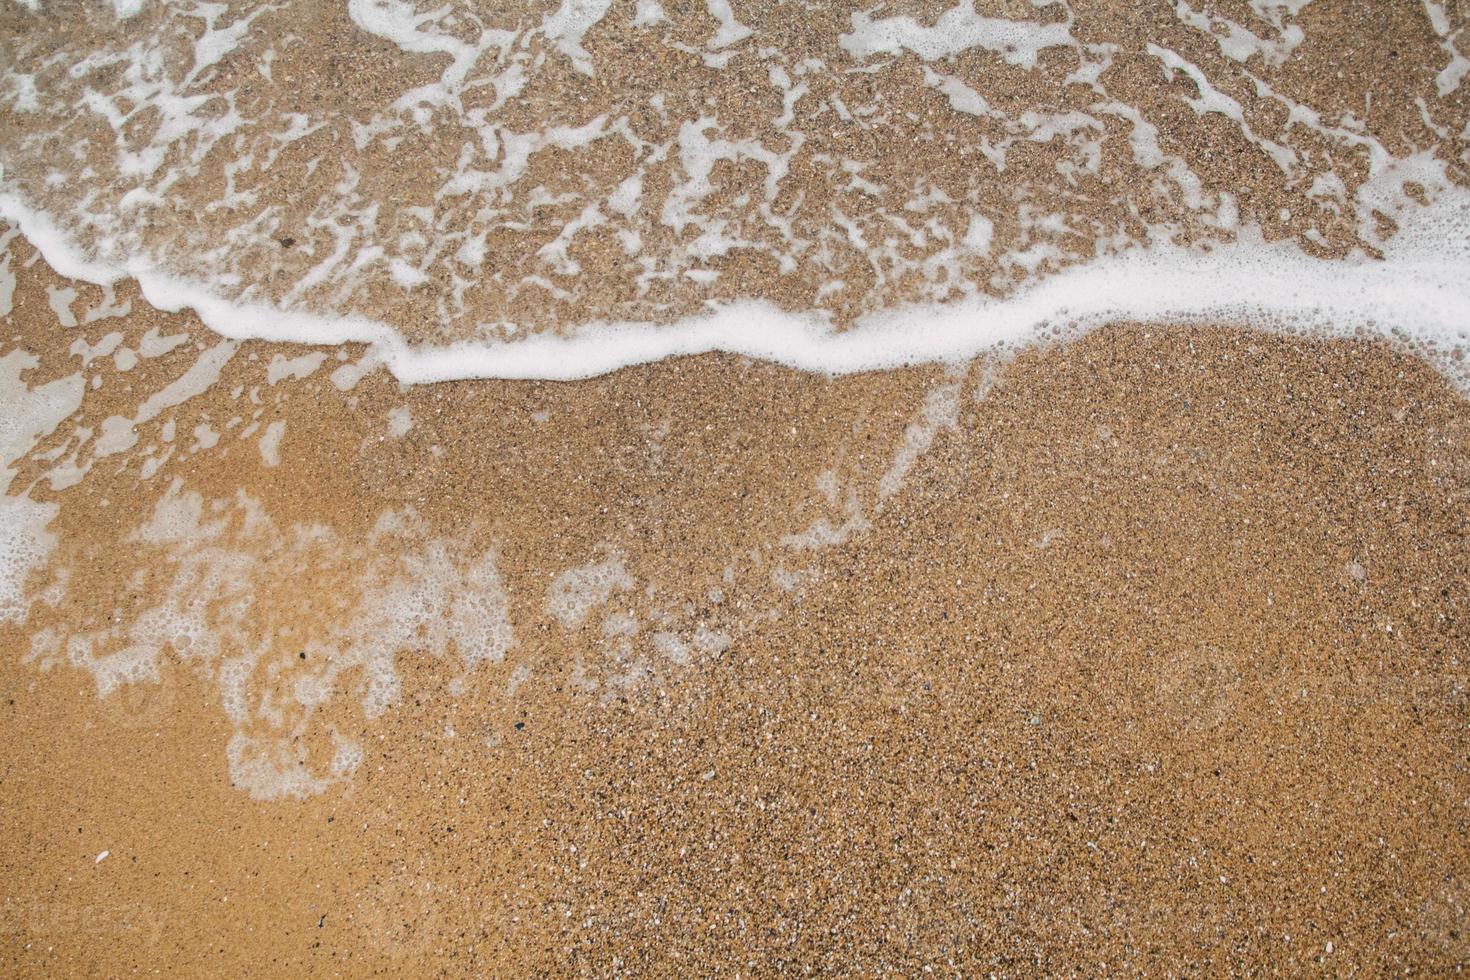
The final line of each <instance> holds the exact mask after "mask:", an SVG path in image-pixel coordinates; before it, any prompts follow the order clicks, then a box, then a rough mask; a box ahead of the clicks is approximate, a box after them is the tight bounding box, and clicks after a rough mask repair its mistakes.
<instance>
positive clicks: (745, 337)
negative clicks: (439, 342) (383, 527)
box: [0, 166, 1470, 388]
mask: <svg viewBox="0 0 1470 980" xmlns="http://www.w3.org/2000/svg"><path fill="white" fill-rule="evenodd" d="M1433 176H1434V175H1433V174H1432V173H1427V172H1425V170H1424V168H1423V167H1422V166H1420V167H1419V168H1418V169H1414V170H1402V171H1394V172H1388V173H1384V174H1382V175H1380V177H1375V178H1374V179H1373V180H1370V181H1369V182H1367V183H1365V185H1364V189H1363V191H1362V192H1360V195H1359V196H1360V199H1364V200H1366V199H1367V198H1366V196H1367V195H1377V196H1379V197H1380V198H1381V199H1382V201H1381V203H1382V205H1383V208H1384V209H1385V210H1388V209H1389V207H1390V200H1392V201H1393V211H1392V213H1394V215H1395V216H1396V218H1397V220H1398V221H1399V223H1400V225H1401V230H1400V233H1399V234H1398V235H1397V236H1396V237H1395V238H1393V239H1391V240H1389V241H1388V242H1386V243H1385V244H1384V247H1383V251H1384V258H1383V259H1381V260H1380V259H1372V258H1369V257H1367V256H1365V255H1362V254H1361V253H1358V254H1354V255H1353V256H1350V257H1348V258H1346V259H1342V260H1328V259H1318V258H1314V257H1312V256H1309V255H1307V254H1305V253H1304V252H1302V251H1301V250H1300V249H1298V248H1297V247H1295V246H1294V245H1292V244H1288V243H1275V244H1267V243H1265V242H1263V241H1262V240H1261V238H1260V236H1259V234H1255V233H1253V232H1252V230H1251V229H1250V228H1248V227H1247V228H1241V229H1240V230H1239V233H1238V235H1239V239H1238V240H1237V241H1236V242H1234V243H1231V244H1226V245H1221V246H1217V247H1215V248H1213V249H1212V250H1209V251H1204V250H1200V249H1186V248H1180V247H1175V246H1168V245H1159V246H1155V247H1153V248H1151V249H1149V250H1146V251H1145V250H1135V251H1131V252H1124V253H1121V254H1112V255H1107V256H1105V257H1103V258H1101V259H1098V260H1095V261H1093V262H1091V263H1087V264H1083V265H1079V266H1074V267H1071V268H1069V269H1067V270H1065V271H1062V272H1060V273H1057V274H1054V275H1052V276H1050V277H1049V278H1046V279H1043V280H1042V281H1040V282H1038V283H1035V284H1033V285H1031V286H1029V287H1027V288H1024V289H1021V290H1019V291H1018V292H1016V293H1014V294H1012V295H1010V296H1008V297H1006V298H1004V299H994V298H989V297H975V298H971V299H968V300H965V301H963V302H959V303H954V304H949V305H942V306H933V305H930V306H918V307H908V308H900V309H896V310H892V311H887V312H883V313H879V314H874V315H869V316H866V317H864V318H862V319H861V320H860V321H859V322H858V323H857V324H856V325H855V326H854V327H852V328H850V329H847V330H841V331H838V330H835V329H833V328H832V327H831V326H830V325H829V324H828V323H826V322H825V321H824V320H822V319H820V318H818V317H816V316H814V315H801V314H793V313H785V312H782V311H779V310H777V309H775V308H773V307H771V306H770V305H768V304H765V303H760V302H743V303H735V304H730V305H727V306H723V307H718V308H716V309H714V310H713V311H712V312H711V313H709V314H706V315H703V316H699V317H694V318H690V319H687V320H684V321H682V322H680V323H678V324H674V325H668V326H664V325H654V324H649V323H601V324H589V325H586V326H583V327H581V328H578V329H575V330H572V331H569V332H567V333H566V334H565V335H549V334H536V335H532V336H528V337H524V338H522V339H519V340H511V341H503V342H487V343H476V344H468V343H464V344H454V345H449V346H427V345H424V346H413V345H410V344H408V343H406V342H405V341H404V340H403V338H402V337H401V336H400V335H399V334H398V333H396V332H395V331H394V330H393V329H392V328H391V327H390V326H389V325H387V324H384V323H380V322H377V321H373V320H370V319H367V318H365V317H352V316H344V317H332V316H324V315H318V314H314V313H305V312H297V311H282V310H277V309H273V308H270V307H268V306H265V305H262V304H249V303H232V302H229V301H227V300H224V299H221V298H220V297H218V296H216V295H214V294H213V293H211V292H210V291H208V290H207V289H205V288H203V287H201V286H198V285H194V284H190V283H187V282H183V281H181V280H179V279H176V278H173V277H171V276H168V275H164V274H162V273H160V272H158V271H157V270H155V269H152V268H150V267H147V266H146V265H143V264H141V263H139V264H133V265H130V266H129V267H125V268H111V267H107V266H102V265H98V264H96V263H93V262H90V261H89V260H87V259H86V258H85V257H84V256H82V255H81V254H80V253H79V252H78V251H77V250H76V249H74V248H73V247H72V246H71V245H70V244H69V243H68V242H67V240H66V239H65V238H64V237H63V236H62V235H61V234H60V233H59V232H57V231H56V229H55V227H54V225H52V223H51V222H50V221H48V220H47V219H46V218H45V217H44V216H43V215H40V214H38V213H37V212H36V211H34V210H33V209H31V208H29V207H27V206H25V205H24V204H23V202H21V201H20V200H19V199H18V198H17V197H16V196H15V195H14V194H8V193H6V194H0V218H4V220H6V221H9V222H12V223H14V224H16V225H18V226H19V227H20V228H21V229H22V231H23V232H24V234H25V235H26V236H27V238H28V239H29V240H30V241H31V242H32V244H34V245H35V246H37V248H39V249H40V251H41V252H42V254H43V255H44V256H45V258H46V260H47V261H48V262H49V263H51V265H52V266H53V267H54V268H56V269H57V271H59V272H61V273H62V274H63V275H68V276H71V277H74V278H79V279H84V280H87V281H90V282H115V281H117V280H118V279H121V278H123V277H124V276H132V277H133V278H135V279H136V280H137V281H138V284H139V287H140V289H141V291H142V293H143V295H144V297H145V298H146V299H147V300H148V302H150V303H151V304H153V305H154V306H156V307H158V308H160V309H163V310H168V311H179V310H184V309H190V308H192V309H193V310H194V311H195V312H196V313H197V314H198V316H199V317H200V319H201V320H202V321H203V322H204V323H205V325H207V326H208V327H210V328H211V329H212V330H214V331H216V332H217V333H220V334H222V335H223V336H225V337H229V338H232V339H240V340H244V339H263V340H273V341H283V342H291V343H305V344H342V343H347V342H353V341H359V342H366V343H368V344H370V345H371V346H372V350H371V351H370V352H369V355H368V357H367V358H365V359H364V360H363V361H362V362H360V363H359V366H358V367H357V368H354V369H353V370H352V371H351V373H350V374H344V372H345V371H346V370H347V369H346V366H344V367H342V368H338V370H337V372H336V373H334V375H333V380H334V382H335V383H337V384H338V386H339V387H343V388H348V387H351V386H352V384H355V383H356V380H357V378H358V377H360V376H361V375H360V372H359V368H362V369H365V368H367V367H368V366H369V364H370V363H382V364H384V365H385V366H386V367H387V368H388V369H389V370H390V371H391V372H392V373H393V374H394V375H395V376H396V377H397V378H398V379H399V380H400V381H403V382H405V383H422V382H437V381H447V380H454V379H461V378H539V379H554V380H572V379H578V378H587V377H593V376H596V375H599V374H605V373H608V372H611V371H615V370H618V369H620V368H623V367H627V366H629V365H633V364H641V363H648V362H651V361H657V360H661V359H663V358H668V357H675V356H684V355H693V354H701V353H706V352H710V351H727V352H729V353H733V354H741V355H746V356H749V357H754V358H759V359H762V360H769V361H773V362H776V363H780V364H785V365H788V366H791V367H794V368H799V369H803V370H808V371H814V372H821V373H827V374H844V373H851V372H859V371H872V370H881V369H886V368H893V367H898V366H902V365H909V364H916V363H926V362H944V361H956V360H963V359H967V358H970V357H972V356H974V355H976V354H978V353H981V352H983V351H986V350H988V349H992V348H993V347H995V346H996V345H998V344H1006V343H1015V342H1019V341H1025V340H1027V339H1030V338H1033V337H1035V336H1037V335H1038V334H1039V333H1041V332H1043V331H1045V330H1047V329H1058V328H1065V329H1071V330H1078V329H1086V328H1090V327H1095V326H1098V325H1101V324H1104V323H1107V322H1110V321H1115V320H1130V321H1148V322H1178V321H1203V320H1209V321H1227V322H1233V323H1240V324H1244V325H1255V326H1261V327H1271V328H1289V329H1298V330H1300V329H1311V330H1318V331H1325V332H1332V333H1344V332H1354V331H1357V330H1358V329H1361V328H1366V329H1371V330H1376V331H1377V332H1379V333H1381V334H1384V335H1390V334H1391V335H1393V336H1395V337H1398V338H1401V339H1402V340H1404V341H1407V342H1409V343H1411V344H1416V345H1420V346H1421V347H1424V348H1432V349H1435V350H1440V351H1447V350H1450V349H1452V348H1454V347H1456V346H1459V345H1463V344H1464V343H1465V342H1466V332H1467V320H1466V311H1467V310H1470V276H1466V274H1465V270H1466V269H1467V268H1470V249H1467V245H1466V242H1465V230H1466V228H1470V192H1466V191H1464V190H1461V189H1458V188H1444V189H1440V190H1438V191H1437V192H1436V196H1435V199H1434V200H1433V201H1432V203H1431V204H1429V205H1428V206H1423V207H1421V206H1418V205H1413V206H1405V205H1403V204H1402V199H1403V198H1404V194H1403V191H1402V190H1401V188H1400V184H1401V183H1402V182H1403V181H1404V180H1407V179H1410V178H1412V179H1414V180H1415V181H1416V182H1418V183H1419V184H1420V185H1421V186H1426V187H1433V186H1434V183H1435V181H1434V180H1433ZM1386 181H1391V183H1386ZM339 375H341V376H340V377H339Z"/></svg>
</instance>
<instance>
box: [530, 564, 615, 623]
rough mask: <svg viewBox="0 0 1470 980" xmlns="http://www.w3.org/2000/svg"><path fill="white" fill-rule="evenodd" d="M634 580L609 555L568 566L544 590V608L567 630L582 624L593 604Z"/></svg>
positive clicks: (604, 599)
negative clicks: (579, 564) (601, 558)
mask: <svg viewBox="0 0 1470 980" xmlns="http://www.w3.org/2000/svg"><path fill="white" fill-rule="evenodd" d="M635 584H636V583H635V582H634V581H633V576H631V575H629V574H628V570H627V569H626V568H625V567H623V560H622V558H620V557H618V556H617V555H613V556H612V557H610V558H607V559H605V560H603V561H600V562H592V563H590V564H587V565H582V566H579V567H577V568H569V569H567V570H566V571H564V572H562V573H561V574H560V575H558V576H557V577H556V578H555V579H554V580H553V581H552V583H551V588H549V589H547V591H546V611H547V612H549V613H551V615H552V616H554V617H556V620H557V622H559V623H561V624H562V625H563V626H565V627H566V628H567V629H573V628H575V627H577V626H580V625H582V622H583V621H584V620H585V619H586V618H587V614H588V613H590V612H591V611H592V610H593V608H594V607H596V606H598V605H600V604H601V603H603V602H606V601H607V600H608V597H610V596H611V595H612V594H613V593H614V592H617V591H621V590H623V589H631V588H632V587H633V586H634V585H635Z"/></svg>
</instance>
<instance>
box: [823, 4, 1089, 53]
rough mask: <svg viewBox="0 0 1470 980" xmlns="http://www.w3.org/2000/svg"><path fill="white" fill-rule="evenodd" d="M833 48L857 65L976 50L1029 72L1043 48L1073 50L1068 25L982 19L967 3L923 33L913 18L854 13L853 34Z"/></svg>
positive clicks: (950, 12) (920, 25) (921, 27)
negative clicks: (879, 58)
mask: <svg viewBox="0 0 1470 980" xmlns="http://www.w3.org/2000/svg"><path fill="white" fill-rule="evenodd" d="M838 43H840V44H841V45H842V47H843V49H844V50H846V51H847V52H848V53H850V54H851V55H852V56H853V57H855V58H859V59H861V58H868V57H871V56H873V55H875V54H890V55H897V54H902V53H903V52H904V51H905V50H907V51H912V52H913V53H914V54H916V55H918V56H919V57H920V58H923V59H924V60H925V61H936V60H938V59H940V58H946V57H949V56H950V55H954V54H959V53H960V52H961V51H966V50H968V49H970V48H976V47H979V48H985V49H986V50H988V51H994V52H995V53H997V54H999V55H1000V56H1001V57H1002V58H1004V59H1005V60H1006V61H1008V62H1010V63H1011V64H1013V65H1019V66H1020V67H1022V68H1034V67H1035V66H1036V58H1037V56H1038V55H1039V54H1040V52H1041V51H1043V50H1045V49H1046V48H1052V47H1071V46H1073V45H1075V44H1076V42H1075V41H1074V40H1073V39H1072V28H1071V25H1070V24H1067V23H1055V24H1042V23H1037V22H1035V21H1026V20H1004V19H1001V18H996V17H984V16H982V15H980V14H978V13H976V12H975V7H974V4H973V3H972V2H966V3H960V4H958V5H956V6H954V7H952V8H950V9H949V10H946V11H945V12H944V13H943V14H941V15H940V17H939V19H938V20H937V21H935V23H934V26H933V27H925V26H924V25H922V24H920V23H919V22H918V21H916V20H915V19H914V18H912V17H907V16H902V17H883V18H875V17H873V15H872V14H871V13H869V12H868V11H859V12H857V13H854V14H853V15H852V31H851V32H849V33H847V34H843V35H842V36H841V37H840V38H839V39H838Z"/></svg>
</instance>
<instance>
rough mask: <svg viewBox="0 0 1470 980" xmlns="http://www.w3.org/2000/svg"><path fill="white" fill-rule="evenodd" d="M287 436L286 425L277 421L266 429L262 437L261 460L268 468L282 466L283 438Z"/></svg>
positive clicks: (260, 443) (260, 444)
mask: <svg viewBox="0 0 1470 980" xmlns="http://www.w3.org/2000/svg"><path fill="white" fill-rule="evenodd" d="M285 434H286V423H285V422H283V421H281V420H279V419H277V420H276V421H274V422H272V423H271V424H270V425H268V426H266V427H265V432H264V433H263V434H262V435H261V437H260V442H259V446H260V458H261V459H262V460H263V461H264V462H265V465H266V466H272V467H274V466H280V465H281V438H282V437H283V436H284V435H285Z"/></svg>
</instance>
